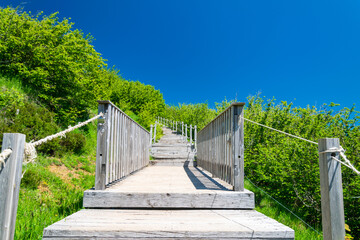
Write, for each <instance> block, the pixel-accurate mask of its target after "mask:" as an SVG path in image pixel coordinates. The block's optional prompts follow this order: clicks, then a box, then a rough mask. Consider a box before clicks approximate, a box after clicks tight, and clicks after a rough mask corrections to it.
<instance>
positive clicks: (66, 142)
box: [0, 86, 86, 155]
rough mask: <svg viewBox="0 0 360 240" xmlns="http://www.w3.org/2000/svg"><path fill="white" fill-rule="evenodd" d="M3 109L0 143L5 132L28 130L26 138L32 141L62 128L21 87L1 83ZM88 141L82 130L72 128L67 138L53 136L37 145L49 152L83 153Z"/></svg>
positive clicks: (43, 151)
mask: <svg viewBox="0 0 360 240" xmlns="http://www.w3.org/2000/svg"><path fill="white" fill-rule="evenodd" d="M0 109H1V111H0V144H1V142H2V138H3V133H6V132H18V133H22V134H25V135H26V141H27V142H30V141H36V140H40V139H42V138H44V137H47V136H49V135H52V134H55V133H57V132H59V131H61V129H60V127H59V126H58V125H57V124H56V123H55V114H54V113H52V112H50V111H49V110H47V109H46V108H45V107H43V106H41V105H39V104H37V103H35V102H34V101H32V100H30V99H29V98H28V97H27V96H26V95H25V94H24V93H22V92H21V90H19V89H15V88H7V87H5V86H2V87H0ZM85 141H86V140H85V136H84V134H83V133H81V132H70V133H68V134H67V137H66V138H63V139H61V138H56V139H53V140H51V141H49V142H47V143H44V144H42V145H40V146H38V147H37V150H38V151H39V152H42V153H45V154H49V155H62V154H63V153H65V152H76V153H80V152H81V150H82V149H83V147H84V146H85Z"/></svg>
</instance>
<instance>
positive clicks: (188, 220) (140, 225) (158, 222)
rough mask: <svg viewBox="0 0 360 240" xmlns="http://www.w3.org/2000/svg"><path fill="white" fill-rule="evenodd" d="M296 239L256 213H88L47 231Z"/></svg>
mask: <svg viewBox="0 0 360 240" xmlns="http://www.w3.org/2000/svg"><path fill="white" fill-rule="evenodd" d="M59 236H61V238H62V239H134V238H140V239H180V238H182V239H262V240H264V239H294V231H293V230H292V229H290V228H288V227H286V226H284V225H282V224H280V223H278V222H276V221H275V220H273V219H270V218H268V217H266V216H264V215H263V214H261V213H258V212H256V211H255V210H138V209H130V210H129V209H127V210H124V209H118V210H110V209H85V210H81V211H79V212H77V213H75V214H73V215H71V216H69V217H67V218H65V219H63V220H61V221H60V222H58V223H56V224H54V225H51V226H50V227H47V228H46V229H45V231H44V238H43V239H46V240H49V239H53V240H55V239H57V240H58V239H59Z"/></svg>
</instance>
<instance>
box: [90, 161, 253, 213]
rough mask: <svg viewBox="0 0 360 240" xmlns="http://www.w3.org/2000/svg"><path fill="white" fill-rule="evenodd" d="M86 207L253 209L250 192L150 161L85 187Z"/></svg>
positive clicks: (191, 170) (185, 168)
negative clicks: (107, 182) (119, 177)
mask: <svg viewBox="0 0 360 240" xmlns="http://www.w3.org/2000/svg"><path fill="white" fill-rule="evenodd" d="M83 206H84V207H86V208H224V209H225V208H226V209H229V208H231V209H253V208H254V207H255V200H254V194H253V193H252V192H250V191H248V190H246V189H245V190H244V191H242V192H235V191H232V186H231V185H229V184H227V183H225V182H223V181H220V180H217V179H213V178H212V176H210V175H209V173H208V172H205V171H203V170H202V169H199V168H196V167H191V166H162V165H161V164H159V165H154V166H150V167H146V168H144V169H143V170H141V171H139V172H137V173H136V174H133V175H131V176H129V177H127V178H125V179H124V180H123V181H120V182H118V183H116V184H114V185H111V186H110V187H108V188H107V189H106V190H104V191H97V190H87V191H85V193H84V202H83Z"/></svg>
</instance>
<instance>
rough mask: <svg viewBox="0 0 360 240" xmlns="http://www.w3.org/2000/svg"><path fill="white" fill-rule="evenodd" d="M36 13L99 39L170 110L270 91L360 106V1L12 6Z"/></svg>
mask: <svg viewBox="0 0 360 240" xmlns="http://www.w3.org/2000/svg"><path fill="white" fill-rule="evenodd" d="M7 5H11V6H13V7H16V6H18V5H21V6H22V7H23V10H24V11H31V12H32V13H33V14H34V15H35V14H36V13H38V12H39V11H43V12H44V13H45V15H49V14H51V13H53V12H59V17H60V18H64V17H66V18H71V21H73V22H75V26H74V27H75V28H79V29H81V30H82V31H83V32H84V33H85V34H87V33H90V34H91V35H93V36H94V38H95V39H96V40H95V41H94V43H93V44H94V46H95V49H96V50H97V51H98V52H100V53H101V54H102V56H103V57H104V58H105V59H107V60H108V62H107V63H108V65H109V66H113V65H115V67H116V68H117V69H119V70H120V73H121V75H122V76H123V77H124V78H125V79H130V80H138V81H140V82H143V83H145V84H151V85H153V86H155V88H156V89H159V90H160V91H161V92H162V93H163V95H164V98H165V101H166V103H168V104H177V103H178V102H181V103H197V102H205V101H208V103H209V104H210V106H213V103H214V102H220V101H222V100H223V99H224V97H227V98H228V99H233V98H235V97H236V96H237V99H238V100H239V101H245V100H246V97H247V96H249V95H254V94H256V93H258V92H262V94H263V95H265V96H266V97H267V98H272V97H273V96H274V97H275V98H276V99H277V100H278V101H280V100H282V101H288V102H294V104H295V105H296V106H302V107H304V106H306V105H308V104H309V105H316V106H320V105H321V104H322V103H330V102H335V103H339V104H341V106H342V107H351V106H352V104H353V103H355V104H356V105H357V106H358V108H359V109H358V110H360V106H359V105H360V98H359V96H360V94H359V90H360V83H359V80H360V1H355V0H341V1H339V0H336V1H334V0H316V1H314V0H284V1H279V0H271V1H269V0H263V1H260V0H234V1H232V0H226V1H224V0H221V1H220V0H218V1H211V0H203V1H200V0H190V1H187V0H181V1H180V0H164V1H157V0H151V1H148V0H141V1H139V0H101V1H100V0H97V1H94V0H71V1H69V0H23V1H18V0H14V1H10V0H2V1H1V2H0V6H2V7H6V6H7Z"/></svg>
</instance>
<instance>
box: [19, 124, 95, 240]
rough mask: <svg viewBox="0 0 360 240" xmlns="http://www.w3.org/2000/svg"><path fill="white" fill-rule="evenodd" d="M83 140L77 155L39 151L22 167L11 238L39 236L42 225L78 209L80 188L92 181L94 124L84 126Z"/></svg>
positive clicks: (45, 225) (87, 187) (80, 206)
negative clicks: (44, 153) (30, 162)
mask: <svg viewBox="0 0 360 240" xmlns="http://www.w3.org/2000/svg"><path fill="white" fill-rule="evenodd" d="M86 139H87V141H86V146H85V148H84V151H83V152H82V153H81V154H71V153H67V154H65V155H64V156H63V157H61V158H55V157H48V156H43V155H41V154H40V155H39V157H38V159H37V160H36V163H34V164H29V165H27V166H24V170H26V172H25V174H24V177H23V179H22V181H21V187H20V198H19V205H18V211H17V219H16V229H15V239H34V240H35V239H42V234H43V230H44V228H45V227H47V226H49V225H51V224H53V223H54V222H57V221H59V220H61V219H63V218H65V217H66V216H68V215H70V214H72V213H74V212H76V211H78V210H80V209H81V208H82V200H83V194H84V190H86V189H89V188H91V187H93V186H94V182H95V175H94V172H95V162H96V160H95V159H96V147H95V146H96V124H95V123H91V124H90V125H89V126H88V131H87V137H86Z"/></svg>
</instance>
